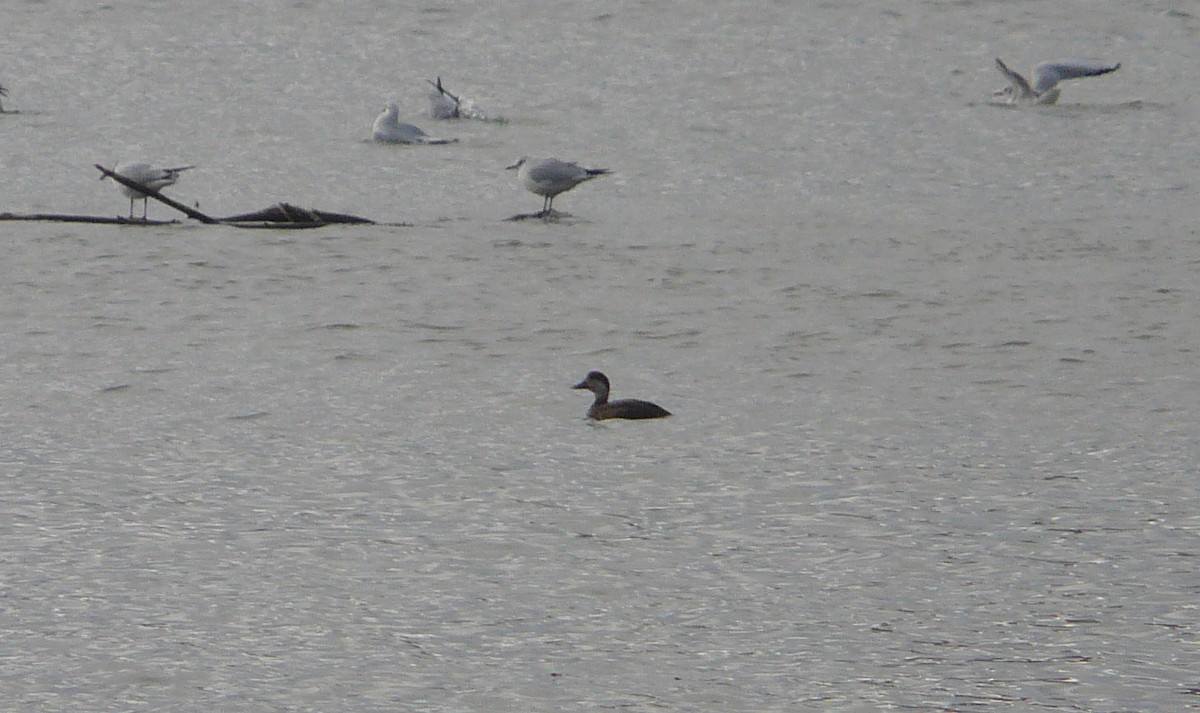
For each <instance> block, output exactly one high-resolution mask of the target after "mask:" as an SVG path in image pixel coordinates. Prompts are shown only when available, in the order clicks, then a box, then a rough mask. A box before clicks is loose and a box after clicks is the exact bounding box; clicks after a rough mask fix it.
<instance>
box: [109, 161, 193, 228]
mask: <svg viewBox="0 0 1200 713" xmlns="http://www.w3.org/2000/svg"><path fill="white" fill-rule="evenodd" d="M190 168H195V166H179V167H177V168H155V167H154V166H151V165H150V164H148V163H130V162H124V163H118V164H117V166H116V168H114V169H113V173H116V174H119V175H121V176H124V177H125V178H128V179H129V180H131V181H137V182H138V183H140V184H142V185H143V186H145V187H147V188H153V189H154V190H156V191H158V190H161V189H163V188H166V187H167V186H172V185H175V182H176V181H178V180H179V174H181V173H183V172H184V171H186V170H188V169H190ZM105 178H107V176H105ZM114 183H115V181H114ZM117 188H119V189H120V190H121V192H122V193H124V194H125V195H127V196H129V217H130V218H133V202H134V201H135V200H137V199H139V198H141V199H142V220H145V219H146V204H147V203H148V202H149V200H150V199H149V198H148V197H147V196H146V194H145V193H142V192H141V191H137V190H134V189H132V188H130V187H129V186H126V185H125V184H123V183H117Z"/></svg>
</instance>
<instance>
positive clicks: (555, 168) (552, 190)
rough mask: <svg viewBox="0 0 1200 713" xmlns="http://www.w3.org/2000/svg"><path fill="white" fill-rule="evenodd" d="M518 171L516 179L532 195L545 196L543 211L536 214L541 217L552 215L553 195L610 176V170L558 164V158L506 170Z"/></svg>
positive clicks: (524, 161) (527, 160)
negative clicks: (596, 178) (598, 177)
mask: <svg viewBox="0 0 1200 713" xmlns="http://www.w3.org/2000/svg"><path fill="white" fill-rule="evenodd" d="M514 168H515V169H517V178H518V179H519V180H520V181H521V185H523V186H525V188H526V190H528V191H529V192H530V193H536V194H537V195H539V196H543V197H544V200H543V201H542V211H541V212H540V213H537V214H536V216H537V217H539V218H545V217H547V216H549V215H550V213H551V212H552V211H551V209H552V207H553V206H554V196H557V195H558V194H559V193H565V192H566V191H569V190H571V189H572V188H574V187H575V186H578V185H579V184H580V183H583V182H584V181H590V180H592V179H593V178H595V177H596V176H603V175H604V174H606V173H609V170H608V169H607V168H584V167H583V166H580V165H578V164H576V163H570V162H567V161H559V160H558V159H556V158H528V157H526V156H522V157H521V158H520V160H518V161H517V162H516V163H514V164H513V165H511V166H508V167H507V168H506V169H505V170H512V169H514Z"/></svg>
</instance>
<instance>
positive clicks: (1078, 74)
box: [996, 59, 1121, 94]
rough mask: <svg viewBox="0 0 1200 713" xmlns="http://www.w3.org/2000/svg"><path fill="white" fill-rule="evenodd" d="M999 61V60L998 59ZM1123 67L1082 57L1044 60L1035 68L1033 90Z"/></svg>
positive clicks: (1047, 89) (1036, 90)
mask: <svg viewBox="0 0 1200 713" xmlns="http://www.w3.org/2000/svg"><path fill="white" fill-rule="evenodd" d="M996 61H997V62H999V60H996ZM1120 68H1121V63H1120V62H1118V63H1116V64H1108V63H1105V62H1096V61H1092V60H1082V59H1059V60H1055V61H1053V62H1042V63H1041V64H1039V65H1038V66H1036V67H1034V68H1033V90H1034V91H1035V92H1037V93H1038V94H1043V93H1045V92H1048V91H1050V90H1051V89H1053V88H1054V87H1055V86H1056V85H1057V84H1058V83H1059V82H1064V81H1066V80H1068V79H1082V78H1083V77H1098V76H1100V75H1102V74H1108V73H1109V72H1115V71H1117V70H1118V69H1120Z"/></svg>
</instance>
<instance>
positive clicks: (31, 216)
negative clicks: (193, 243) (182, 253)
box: [0, 213, 182, 225]
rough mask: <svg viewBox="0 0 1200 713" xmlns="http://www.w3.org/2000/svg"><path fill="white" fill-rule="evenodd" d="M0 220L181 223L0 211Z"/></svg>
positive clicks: (114, 223) (136, 223)
mask: <svg viewBox="0 0 1200 713" xmlns="http://www.w3.org/2000/svg"><path fill="white" fill-rule="evenodd" d="M0 220H43V221H47V222H52V223H100V224H105V225H182V223H180V222H179V221H178V220H142V219H141V218H126V217H125V216H123V215H118V216H112V217H110V216H107V215H63V214H60V213H0Z"/></svg>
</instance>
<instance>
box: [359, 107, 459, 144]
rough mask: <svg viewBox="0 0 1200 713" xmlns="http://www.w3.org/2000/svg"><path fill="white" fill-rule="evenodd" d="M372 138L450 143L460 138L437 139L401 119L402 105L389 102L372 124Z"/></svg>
mask: <svg viewBox="0 0 1200 713" xmlns="http://www.w3.org/2000/svg"><path fill="white" fill-rule="evenodd" d="M371 138H373V139H375V140H376V141H380V142H383V143H388V144H450V143H454V142H455V141H458V139H435V138H433V137H432V136H430V135H428V134H426V133H425V132H424V131H421V129H419V128H418V127H416V126H413V125H412V124H405V123H403V122H401V121H400V105H398V104H397V103H396V102H388V105H387V106H386V107H385V108H384V110H383V113H381V114H380V115H379V116H377V117H375V123H374V124H372V125H371Z"/></svg>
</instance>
